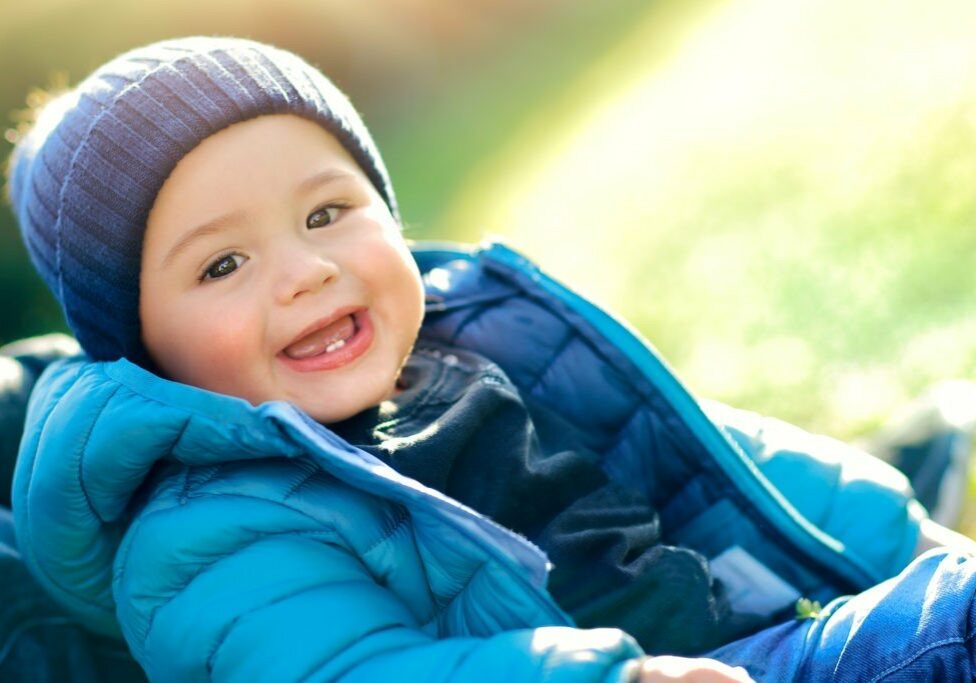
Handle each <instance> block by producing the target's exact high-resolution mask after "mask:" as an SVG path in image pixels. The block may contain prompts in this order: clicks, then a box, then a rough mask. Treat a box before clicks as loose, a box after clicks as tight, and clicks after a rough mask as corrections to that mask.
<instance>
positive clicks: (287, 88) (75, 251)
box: [10, 37, 398, 366]
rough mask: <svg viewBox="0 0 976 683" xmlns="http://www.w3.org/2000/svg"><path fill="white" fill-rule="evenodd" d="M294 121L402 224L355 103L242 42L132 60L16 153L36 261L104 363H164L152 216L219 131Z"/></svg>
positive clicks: (58, 107)
mask: <svg viewBox="0 0 976 683" xmlns="http://www.w3.org/2000/svg"><path fill="white" fill-rule="evenodd" d="M278 113H290V114H297V115H299V116H302V117H305V118H308V119H311V120H313V121H315V122H317V123H319V124H321V125H322V126H323V127H324V128H325V129H326V130H328V131H329V132H330V133H331V134H332V135H334V136H335V137H336V139H338V141H339V142H340V143H341V144H342V145H343V147H345V149H346V150H347V151H348V152H349V153H350V154H351V155H352V157H353V159H355V160H356V162H357V163H358V164H359V166H360V167H361V168H362V169H363V171H364V172H365V174H366V176H367V177H368V178H369V180H370V181H371V182H372V184H373V185H374V186H375V187H376V189H377V191H378V192H379V194H380V196H381V197H382V198H383V199H384V200H385V202H386V204H387V206H388V207H389V209H390V212H391V213H392V214H393V217H394V218H395V219H398V214H397V207H396V199H395V197H394V195H393V190H392V188H391V186H390V182H389V178H388V175H387V172H386V168H385V167H384V165H383V161H382V159H381V158H380V155H379V152H378V151H377V149H376V146H375V144H374V143H373V140H372V139H371V138H370V135H369V132H368V131H367V130H366V126H365V125H364V124H363V122H362V120H361V119H360V118H359V116H358V114H357V113H356V111H355V110H354V109H353V107H352V105H351V104H350V102H349V100H348V99H346V97H345V95H343V94H342V92H340V91H339V89H338V88H336V86H335V85H333V84H332V82H331V81H329V80H328V79H327V78H326V77H325V76H324V75H323V74H322V73H321V72H320V71H319V70H318V69H316V68H314V67H312V66H311V65H309V64H308V63H307V62H305V61H304V60H302V59H301V58H300V57H298V56H297V55H294V54H292V53H290V52H286V51H284V50H281V49H277V48H274V47H271V46H269V45H264V44H261V43H256V42H253V41H249V40H242V39H237V38H212V37H194V38H183V39H178V40H168V41H163V42H160V43H155V44H153V45H148V46H146V47H141V48H138V49H135V50H132V51H131V52H127V53H125V54H123V55H121V56H119V57H117V58H115V59H114V60H112V61H110V62H108V63H107V64H105V65H104V66H102V67H101V68H99V69H98V70H96V71H95V72H94V73H92V74H91V75H90V76H88V78H86V79H85V80H84V81H82V82H81V83H80V84H79V85H78V86H77V87H76V88H74V89H73V90H71V91H70V92H68V93H65V94H64V95H62V96H61V97H59V98H58V99H56V100H54V101H53V102H51V103H50V104H49V105H48V106H47V107H46V108H45V109H44V110H43V111H42V113H41V116H40V117H39V119H38V121H37V123H36V124H35V125H34V127H33V128H32V129H31V130H30V131H29V132H28V133H27V134H26V135H25V136H24V137H23V138H22V139H21V140H19V141H18V143H17V145H16V147H15V149H14V152H13V155H12V157H11V176H10V196H11V200H12V203H13V206H14V212H15V213H16V215H17V219H18V221H19V224H20V230H21V233H22V235H23V238H24V242H25V244H26V245H27V251H28V253H29V254H30V257H31V260H32V261H33V263H34V266H35V267H36V268H37V270H38V272H39V273H40V275H41V277H42V278H43V279H44V281H45V282H46V283H47V285H48V287H50V288H51V290H52V291H53V292H54V296H55V297H56V298H57V300H58V301H59V302H60V304H61V307H62V309H63V310H64V314H65V318H66V319H67V322H68V325H69V327H70V328H71V329H72V331H73V332H74V334H75V336H76V337H77V338H78V341H79V342H80V343H81V346H82V348H83V349H84V350H85V352H86V353H88V355H89V356H91V357H92V358H93V359H95V360H114V359H117V358H120V357H123V356H124V357H126V358H128V359H130V360H132V361H134V362H136V363H140V364H143V365H148V366H151V361H150V359H149V358H148V355H147V352H146V350H145V348H144V346H143V344H142V340H141V326H140V323H139V271H140V263H141V254H142V243H143V235H144V232H145V228H146V220H147V217H148V215H149V210H150V209H151V208H152V206H153V203H154V201H155V199H156V195H157V193H158V192H159V190H160V188H161V187H162V186H163V183H164V181H165V180H166V178H167V177H168V176H169V174H170V173H171V172H172V170H173V168H174V167H175V166H176V164H177V162H178V161H179V160H180V159H181V158H182V157H183V156H184V155H185V154H187V152H189V151H190V150H192V149H193V148H194V147H195V146H196V145H198V144H199V143H200V142H202V141H203V140H204V139H205V138H207V137H208V136H210V135H212V134H214V133H216V132H217V131H219V130H221V129H223V128H226V127H227V126H229V125H231V124H233V123H237V122H239V121H244V120H247V119H250V118H254V117H256V116H261V115H264V114H278Z"/></svg>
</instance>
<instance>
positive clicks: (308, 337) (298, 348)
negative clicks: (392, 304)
mask: <svg viewBox="0 0 976 683" xmlns="http://www.w3.org/2000/svg"><path fill="white" fill-rule="evenodd" d="M372 342H373V324H372V321H371V320H370V316H369V311H368V310H367V309H365V308H349V309H344V310H340V311H337V314H336V315H334V316H331V317H330V319H328V320H324V321H320V322H319V323H314V324H313V325H312V328H311V329H310V330H308V331H305V332H303V333H300V334H299V336H298V338H297V339H295V340H294V341H293V342H291V343H290V344H289V345H288V346H286V347H285V348H284V349H282V350H281V351H280V352H279V353H278V358H279V360H281V361H282V362H283V363H285V365H287V366H288V367H290V368H291V369H292V370H296V371H298V372H313V371H318V370H334V369H336V368H340V367H342V366H344V365H348V364H349V363H351V362H353V361H354V360H356V359H357V358H359V357H360V356H361V355H363V354H364V353H366V351H367V350H368V349H369V347H370V345H371V344H372Z"/></svg>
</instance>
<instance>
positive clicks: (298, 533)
mask: <svg viewBox="0 0 976 683" xmlns="http://www.w3.org/2000/svg"><path fill="white" fill-rule="evenodd" d="M331 531H334V529H332V528H331V527H329V528H325V529H293V530H290V531H268V532H263V533H259V534H255V536H254V537H253V538H251V539H249V540H248V542H247V543H244V544H242V545H239V546H237V547H236V548H234V549H233V550H230V551H228V552H226V553H222V554H221V555H220V556H219V557H216V558H214V559H213V561H212V562H210V564H208V565H207V566H206V567H205V568H204V569H203V570H202V571H199V572H197V573H196V574H193V575H192V576H190V577H189V578H188V579H187V580H186V581H185V582H183V583H181V584H180V585H179V586H178V587H176V588H174V589H173V591H172V593H171V594H170V595H169V597H167V598H166V600H164V601H163V602H160V603H159V604H158V605H155V606H154V607H153V608H152V609H151V610H150V611H149V618H148V619H147V620H146V635H145V637H144V638H143V639H142V643H141V644H142V646H143V648H145V645H146V642H147V641H148V640H149V637H150V635H151V633H152V629H153V626H154V624H155V621H156V615H157V614H159V611H160V610H162V609H163V608H164V607H166V606H168V605H169V604H170V603H171V602H172V601H173V600H175V599H176V597H177V596H178V595H181V594H182V593H183V591H185V590H186V589H187V588H189V587H190V584H192V583H193V582H194V581H196V580H197V579H199V578H200V577H202V576H206V575H207V574H209V573H210V572H211V571H212V570H213V568H214V566H216V565H217V563H219V562H220V561H221V560H223V559H225V558H228V557H230V556H232V555H235V554H237V553H239V552H241V551H242V550H244V549H245V548H249V547H251V546H253V545H254V544H256V543H260V542H261V541H264V540H266V539H268V538H281V537H285V536H295V537H306V538H315V537H316V536H328V535H329V532H331ZM320 542H322V541H320ZM317 585H319V584H317ZM252 611H253V610H252ZM240 616H243V615H240Z"/></svg>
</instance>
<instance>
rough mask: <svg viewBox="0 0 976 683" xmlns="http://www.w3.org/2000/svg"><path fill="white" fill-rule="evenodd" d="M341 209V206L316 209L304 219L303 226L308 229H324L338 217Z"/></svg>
mask: <svg viewBox="0 0 976 683" xmlns="http://www.w3.org/2000/svg"><path fill="white" fill-rule="evenodd" d="M341 209H342V207H341V206H323V207H322V208H321V209H316V210H315V211H313V212H312V213H310V214H309V215H308V218H307V219H305V225H306V227H309V228H324V227H325V226H327V225H330V224H331V223H332V222H333V221H335V219H336V218H338V217H339V211H340V210H341Z"/></svg>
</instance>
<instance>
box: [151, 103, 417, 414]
mask: <svg viewBox="0 0 976 683" xmlns="http://www.w3.org/2000/svg"><path fill="white" fill-rule="evenodd" d="M140 286H141V292H140V300H139V312H140V319H141V322H142V334H143V341H144V343H145V345H146V348H147V349H148V350H149V353H150V355H151V356H152V358H153V360H154V361H155V362H156V363H157V364H158V365H159V367H160V369H161V370H162V371H163V372H164V373H165V374H166V375H167V376H168V377H170V378H172V379H174V380H177V381H179V382H184V383H186V384H192V385H195V386H198V387H202V388H204V389H209V390H212V391H218V392H221V393H225V394H231V395H234V396H239V397H241V398H244V399H247V400H248V401H250V402H251V403H253V404H257V403H261V402H263V401H268V400H287V401H291V402H293V403H295V404H297V405H298V406H299V407H300V408H302V409H304V410H305V411H306V412H308V413H309V414H310V415H311V416H312V417H313V418H315V419H316V420H318V421H320V422H326V423H327V422H334V421H337V420H341V419H345V418H347V417H349V416H351V415H354V414H355V413H357V412H359V411H361V410H363V409H364V408H367V407H369V406H372V405H375V404H377V403H379V402H380V401H382V400H383V399H384V398H387V397H389V396H390V395H392V394H393V393H394V391H395V383H396V378H397V376H398V374H399V372H400V369H401V367H402V366H403V363H404V362H405V361H406V358H407V356H408V355H409V354H410V351H411V349H412V347H413V344H414V341H415V339H416V337H417V332H418V330H419V328H420V323H421V319H422V317H423V287H422V285H421V280H420V274H419V273H418V271H417V267H416V265H415V263H414V261H413V258H412V257H411V256H410V252H409V250H408V249H407V246H406V244H405V243H404V241H403V238H402V236H401V234H400V229H399V225H398V224H397V222H396V221H395V220H394V219H393V217H392V216H391V215H390V212H389V210H388V208H387V206H386V204H385V203H384V202H383V200H382V198H381V197H380V195H379V194H378V193H377V191H376V190H375V188H374V187H373V186H372V184H371V183H370V182H369V180H368V179H367V178H366V176H365V174H364V173H363V172H362V170H361V169H360V168H359V166H358V165H357V164H356V162H355V161H353V159H352V157H351V156H349V154H348V153H347V152H346V151H345V149H344V148H343V147H342V146H341V145H340V144H339V142H338V141H336V139H335V138H334V137H332V135H330V134H329V133H328V132H326V131H325V130H324V129H323V128H322V127H321V126H319V125H317V124H315V123H312V122H310V121H307V120H305V119H302V118H299V117H297V116H291V115H273V116H262V117H260V118H256V119H251V120H248V121H245V122H242V123H238V124H235V125H233V126H230V127H229V128H226V129H224V130H222V131H220V132H218V133H216V134H214V135H212V136H211V137H209V138H207V139H206V140H204V141H203V142H202V143H200V145H198V146H197V147H196V148H194V149H193V150H192V151H191V152H190V153H189V154H187V155H186V156H185V157H184V158H183V159H181V160H180V163H179V164H178V165H177V166H176V169H175V170H174V171H173V173H172V175H171V176H170V177H169V178H168V179H167V180H166V183H165V184H164V185H163V188H162V190H160V192H159V195H158V196H157V198H156V203H155V204H154V205H153V207H152V211H151V212H150V215H149V220H148V223H147V228H146V236H145V244H144V247H143V253H142V274H141V278H140Z"/></svg>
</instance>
